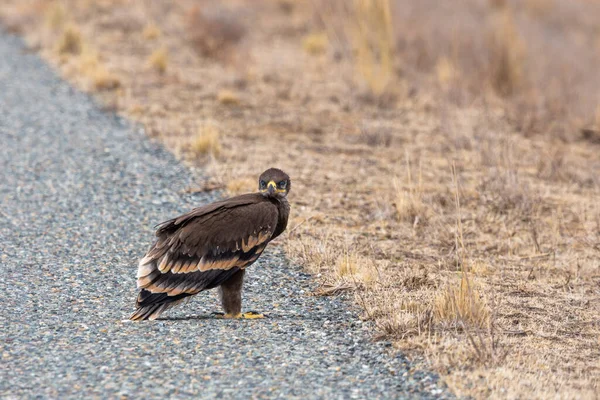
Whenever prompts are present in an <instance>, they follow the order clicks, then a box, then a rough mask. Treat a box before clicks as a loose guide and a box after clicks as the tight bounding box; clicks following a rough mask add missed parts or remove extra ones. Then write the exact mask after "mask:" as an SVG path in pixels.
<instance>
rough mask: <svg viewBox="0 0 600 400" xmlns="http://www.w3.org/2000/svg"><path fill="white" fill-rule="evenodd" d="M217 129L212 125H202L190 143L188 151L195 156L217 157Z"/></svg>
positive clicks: (219, 152) (219, 151) (219, 149)
mask: <svg viewBox="0 0 600 400" xmlns="http://www.w3.org/2000/svg"><path fill="white" fill-rule="evenodd" d="M219 137H220V133H219V130H218V129H217V128H216V127H215V126H213V125H208V124H207V125H202V126H201V127H200V129H199V130H198V133H197V135H196V136H195V137H194V138H193V140H192V141H191V143H190V146H189V149H190V151H191V152H192V153H193V154H195V155H197V156H205V155H211V156H214V157H218V156H219V155H220V154H221V151H222V148H221V142H220V140H219Z"/></svg>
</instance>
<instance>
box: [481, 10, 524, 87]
mask: <svg viewBox="0 0 600 400" xmlns="http://www.w3.org/2000/svg"><path fill="white" fill-rule="evenodd" d="M494 14H495V15H493V16H492V19H491V34H490V40H489V47H490V50H489V54H490V66H491V77H490V80H491V84H492V87H493V88H494V89H495V90H496V92H497V93H498V94H500V95H502V96H510V95H514V94H515V93H517V92H519V91H521V90H523V86H524V85H525V68H524V64H525V54H526V49H525V44H524V42H523V39H522V37H521V36H520V35H519V32H518V31H517V28H516V25H515V22H514V15H513V11H512V9H511V8H510V7H509V6H508V5H507V4H506V2H504V4H503V5H501V6H499V7H497V10H496V11H495V13H494Z"/></svg>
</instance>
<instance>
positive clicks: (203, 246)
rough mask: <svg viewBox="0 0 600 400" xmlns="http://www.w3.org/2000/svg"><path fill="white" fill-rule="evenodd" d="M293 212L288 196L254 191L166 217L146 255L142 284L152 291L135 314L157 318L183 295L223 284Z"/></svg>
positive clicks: (140, 275)
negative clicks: (273, 196)
mask: <svg viewBox="0 0 600 400" xmlns="http://www.w3.org/2000/svg"><path fill="white" fill-rule="evenodd" d="M288 215H289V204H288V203H287V200H286V199H285V198H282V199H272V198H268V197H266V196H263V195H261V194H259V193H252V194H246V195H242V196H237V197H233V198H231V199H227V200H223V201H219V202H215V203H212V204H209V205H206V206H204V207H199V208H196V209H194V210H192V211H190V212H189V213H187V214H184V215H181V216H179V217H177V218H174V219H171V220H169V221H166V222H163V223H162V224H160V225H159V226H158V227H157V231H156V236H157V239H156V242H155V243H154V245H153V246H152V247H151V248H150V250H149V251H148V252H147V254H146V256H145V257H144V258H142V260H141V261H140V264H139V267H138V287H139V288H142V292H143V291H146V292H144V293H146V294H144V296H143V297H139V298H138V302H137V305H138V310H136V312H135V313H134V314H133V315H132V316H131V318H132V319H153V318H156V317H157V316H158V315H160V314H161V313H162V312H164V311H165V310H167V309H168V308H170V307H172V306H173V305H174V304H177V303H178V302H179V301H180V300H179V299H180V298H182V297H185V296H189V295H192V294H196V293H198V292H200V291H202V290H206V289H210V288H213V287H216V286H219V285H220V284H221V283H223V282H224V281H226V280H227V279H228V278H229V277H231V276H232V274H235V273H236V272H237V271H240V270H242V269H244V268H246V267H247V266H249V265H250V264H252V263H253V262H255V261H256V260H257V259H258V257H259V256H260V254H261V253H262V251H263V250H264V248H265V247H266V245H267V243H268V242H269V241H270V240H272V239H273V238H275V237H276V236H278V235H279V234H281V232H283V230H284V229H285V227H286V225H287V219H288ZM142 292H140V296H141V294H142ZM165 296H166V297H165Z"/></svg>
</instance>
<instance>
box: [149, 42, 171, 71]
mask: <svg viewBox="0 0 600 400" xmlns="http://www.w3.org/2000/svg"><path fill="white" fill-rule="evenodd" d="M168 63H169V54H168V53H167V49H166V48H164V47H161V48H159V49H156V50H154V51H153V52H152V54H150V57H148V64H149V65H150V67H152V69H153V70H155V71H156V72H158V73H159V74H161V75H164V74H165V72H167V66H168Z"/></svg>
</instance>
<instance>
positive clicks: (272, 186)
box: [267, 181, 277, 194]
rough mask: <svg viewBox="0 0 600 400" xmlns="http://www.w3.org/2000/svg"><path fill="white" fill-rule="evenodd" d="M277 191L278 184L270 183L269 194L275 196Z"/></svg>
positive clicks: (268, 185)
mask: <svg viewBox="0 0 600 400" xmlns="http://www.w3.org/2000/svg"><path fill="white" fill-rule="evenodd" d="M276 190H277V184H276V183H275V182H273V181H270V182H269V183H268V184H267V191H268V192H269V194H273V193H275V191H276Z"/></svg>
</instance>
